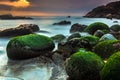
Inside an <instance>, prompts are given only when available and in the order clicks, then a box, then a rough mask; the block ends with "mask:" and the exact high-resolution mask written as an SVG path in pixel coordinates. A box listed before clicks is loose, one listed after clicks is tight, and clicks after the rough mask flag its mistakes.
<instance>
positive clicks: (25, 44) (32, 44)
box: [7, 34, 55, 60]
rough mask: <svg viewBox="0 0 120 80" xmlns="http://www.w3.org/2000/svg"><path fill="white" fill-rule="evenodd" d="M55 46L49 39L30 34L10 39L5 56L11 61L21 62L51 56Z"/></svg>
mask: <svg viewBox="0 0 120 80" xmlns="http://www.w3.org/2000/svg"><path fill="white" fill-rule="evenodd" d="M54 47H55V45H54V43H53V41H52V39H51V38H49V37H46V36H43V35H37V34H30V35H25V36H19V37H15V38H12V39H11V40H10V41H9V43H8V45H7V56H8V58H9V59H13V60H23V59H29V58H34V57H38V56H40V55H42V56H51V55H52V54H51V52H52V50H53V49H54Z"/></svg>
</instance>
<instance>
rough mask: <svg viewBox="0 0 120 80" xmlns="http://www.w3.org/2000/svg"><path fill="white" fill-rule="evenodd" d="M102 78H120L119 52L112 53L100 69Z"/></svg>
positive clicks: (114, 79)
mask: <svg viewBox="0 0 120 80" xmlns="http://www.w3.org/2000/svg"><path fill="white" fill-rule="evenodd" d="M101 77H102V80H120V52H116V53H114V54H113V55H112V56H111V57H110V58H109V59H108V61H107V63H106V64H105V66H104V67H103V69H102V71H101Z"/></svg>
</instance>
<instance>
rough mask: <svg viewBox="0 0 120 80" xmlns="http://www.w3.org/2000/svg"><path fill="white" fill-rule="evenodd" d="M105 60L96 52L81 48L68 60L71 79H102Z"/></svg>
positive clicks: (67, 70) (66, 65) (68, 72)
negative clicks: (101, 74) (101, 73)
mask: <svg viewBox="0 0 120 80" xmlns="http://www.w3.org/2000/svg"><path fill="white" fill-rule="evenodd" d="M103 65H104V62H103V60H102V59H101V58H100V57H99V56H97V55H96V54H95V53H93V52H90V51H86V50H84V49H80V50H79V52H76V53H74V54H73V55H71V56H70V58H69V59H68V60H67V61H66V64H65V69H66V72H67V74H68V76H69V80H100V70H101V69H102V67H103Z"/></svg>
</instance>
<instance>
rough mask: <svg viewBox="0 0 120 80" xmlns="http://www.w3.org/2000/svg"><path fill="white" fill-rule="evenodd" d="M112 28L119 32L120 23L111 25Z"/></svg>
mask: <svg viewBox="0 0 120 80" xmlns="http://www.w3.org/2000/svg"><path fill="white" fill-rule="evenodd" d="M110 29H111V30H112V31H115V32H118V31H120V25H118V24H116V25H112V26H111V27H110Z"/></svg>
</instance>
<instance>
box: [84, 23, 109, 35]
mask: <svg viewBox="0 0 120 80" xmlns="http://www.w3.org/2000/svg"><path fill="white" fill-rule="evenodd" d="M97 30H103V31H104V32H109V27H108V26H107V25H106V24H105V23H102V22H95V23H92V24H90V25H89V26H88V27H87V28H85V30H84V31H85V32H88V33H90V34H92V35H93V34H94V33H95V31H97Z"/></svg>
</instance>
